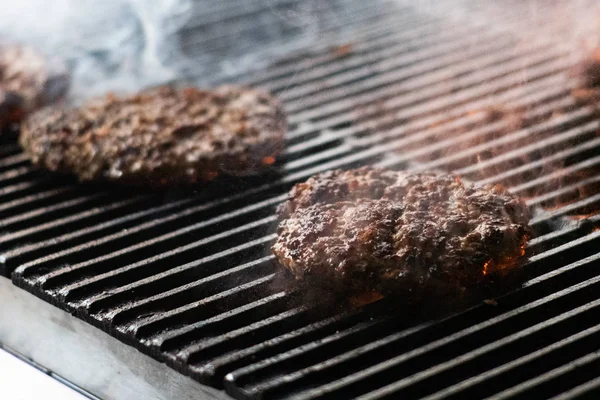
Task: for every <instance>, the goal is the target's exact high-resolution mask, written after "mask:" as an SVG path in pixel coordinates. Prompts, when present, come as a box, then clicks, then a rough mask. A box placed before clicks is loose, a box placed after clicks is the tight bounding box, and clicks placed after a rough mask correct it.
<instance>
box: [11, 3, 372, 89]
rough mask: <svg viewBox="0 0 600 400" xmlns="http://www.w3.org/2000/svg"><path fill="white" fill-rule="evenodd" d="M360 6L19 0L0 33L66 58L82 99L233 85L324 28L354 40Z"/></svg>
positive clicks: (304, 44) (304, 46)
mask: <svg viewBox="0 0 600 400" xmlns="http://www.w3.org/2000/svg"><path fill="white" fill-rule="evenodd" d="M360 4H361V2H360V1H342V0H328V1H325V2H323V1H319V0H306V1H299V2H289V1H287V2H281V1H277V0H257V1H252V2H250V1H245V0H231V1H227V2H215V1H213V0H103V1H97V0H53V1H47V0H20V1H18V2H12V3H11V4H10V6H6V7H4V8H3V10H2V13H1V14H0V36H1V37H3V38H7V39H9V40H17V41H20V42H24V43H27V44H29V45H32V46H34V47H36V48H38V49H39V50H41V51H42V52H44V53H46V54H48V55H52V56H58V57H60V58H62V59H64V60H66V61H67V62H68V64H69V65H70V67H71V68H72V71H73V87H72V97H73V98H74V99H81V98H82V97H83V98H85V97H90V96H92V95H97V94H102V93H104V92H106V91H132V90H137V89H140V88H142V87H146V86H150V85H154V84H159V83H164V82H168V81H172V80H175V79H182V78H184V79H185V78H187V79H186V80H191V81H195V82H197V83H198V84H202V85H204V84H211V83H214V82H217V81H222V80H227V79H228V78H229V80H231V79H235V78H236V77H238V76H239V75H241V74H244V73H245V72H247V71H249V70H252V69H259V68H262V67H263V66H265V65H266V64H268V63H271V62H273V61H274V60H275V59H274V57H279V56H284V55H287V54H289V53H290V52H295V51H299V50H302V49H307V48H309V47H311V46H314V45H315V44H318V43H319V42H320V41H321V39H322V38H323V34H324V32H325V31H327V37H328V38H329V39H333V40H335V39H336V37H338V38H344V37H346V40H347V36H345V35H343V32H347V30H346V31H345V25H347V24H346V23H345V22H344V21H346V17H347V15H350V14H354V15H357V14H358V15H361V14H360V7H363V6H360ZM357 7H359V8H357ZM357 10H358V11H357ZM336 35H339V36H336Z"/></svg>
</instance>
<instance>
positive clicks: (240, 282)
mask: <svg viewBox="0 0 600 400" xmlns="http://www.w3.org/2000/svg"><path fill="white" fill-rule="evenodd" d="M254 3H256V4H258V2H254ZM254 3H253V4H254ZM289 3H290V4H292V3H295V2H289ZM248 4H250V3H248ZM256 4H255V5H249V6H248V8H247V9H244V10H241V9H239V10H238V9H236V8H231V9H229V8H227V6H225V5H224V6H223V8H219V7H216V8H215V11H214V14H210V15H209V16H206V18H205V20H204V22H202V23H217V21H223V20H226V19H228V18H231V19H232V20H234V21H237V22H236V24H237V25H236V29H238V30H239V32H245V31H246V30H248V29H251V27H250V25H248V23H247V22H246V21H245V20H244V18H248V15H255V14H256V13H257V12H260V6H257V5H256ZM380 5H381V6H382V7H383V6H385V10H386V11H385V12H383V13H382V12H377V11H376V10H375V9H373V7H377V5H374V6H367V5H365V6H362V7H363V8H364V10H366V11H368V12H366V11H365V15H364V16H363V15H360V14H361V13H360V12H359V11H357V13H356V14H354V15H353V16H352V17H351V18H350V19H351V20H352V23H353V24H356V29H355V31H354V32H355V36H353V37H352V38H351V42H352V43H351V48H350V50H349V51H348V53H347V54H346V53H344V54H336V53H335V50H332V49H335V46H336V45H343V44H344V43H336V42H334V41H329V42H328V41H324V42H323V43H321V44H320V45H319V47H317V48H315V49H313V50H312V51H310V52H308V53H306V54H304V55H303V56H302V57H300V58H299V57H296V58H292V59H291V60H290V61H288V62H286V61H285V60H284V61H282V62H279V63H277V64H276V65H274V66H273V67H271V68H267V69H265V70H264V71H261V72H258V73H256V74H255V75H254V76H244V78H243V79H244V80H245V81H248V82H253V83H258V84H261V85H263V86H265V87H266V88H268V89H270V90H273V91H275V92H276V93H278V95H279V96H280V97H281V98H282V99H283V100H284V101H285V103H286V108H287V109H288V111H289V113H290V122H291V128H292V129H291V131H290V133H289V135H288V139H287V142H288V143H287V144H288V146H287V150H286V152H285V154H284V156H283V158H282V160H280V166H281V173H282V175H281V176H274V177H269V180H268V181H266V183H265V180H262V181H261V180H260V179H259V180H255V181H252V180H250V181H247V182H243V183H242V185H241V188H240V189H239V190H238V191H236V192H234V193H231V192H229V193H227V192H224V191H221V192H219V190H218V188H217V189H215V188H212V189H211V188H209V191H208V192H205V193H202V192H200V193H196V194H177V195H174V196H171V197H173V198H171V199H169V198H168V196H169V195H161V194H142V195H139V196H136V197H130V196H123V195H119V194H115V193H113V191H112V190H111V189H110V188H107V187H101V188H97V187H93V186H78V185H75V184H72V183H71V182H69V181H68V180H66V179H63V178H60V179H59V180H55V179H53V178H52V177H50V176H48V175H46V174H42V173H40V172H38V171H36V170H34V169H33V168H32V167H31V166H30V165H29V164H28V163H27V161H26V159H25V157H24V156H23V155H22V154H21V153H20V151H19V149H18V147H17V146H16V145H15V144H14V143H12V142H10V141H9V140H6V139H5V140H4V142H3V143H2V144H1V145H0V182H1V183H2V188H0V227H1V228H2V231H3V234H2V235H1V236H0V253H1V254H2V264H0V268H1V270H0V272H2V274H4V275H5V276H10V278H11V279H12V282H13V283H14V284H15V285H17V286H18V287H20V288H23V289H24V290H26V291H28V292H31V293H33V294H35V295H36V296H38V297H40V298H42V299H44V300H45V301H47V302H49V303H51V304H53V305H55V306H56V307H58V308H61V309H63V310H66V311H67V312H69V313H72V314H74V315H76V316H77V317H78V318H81V319H83V320H84V321H87V322H89V323H90V324H92V325H93V326H95V327H97V328H99V329H101V330H103V331H105V332H108V333H109V334H110V335H112V336H114V337H116V338H118V339H119V340H121V341H122V342H124V343H127V344H128V345H131V346H133V347H135V348H137V349H138V350H140V351H141V352H143V353H145V354H147V355H149V356H150V357H152V358H155V359H157V360H159V361H161V362H163V363H165V364H166V365H163V367H164V368H169V367H170V368H174V369H175V370H177V371H179V372H181V373H182V374H185V375H189V376H191V377H192V378H193V379H195V380H197V381H199V382H201V383H202V384H205V385H210V386H213V387H216V388H219V389H221V390H225V392H226V393H227V395H229V396H233V397H235V398H244V399H245V398H251V399H275V398H288V397H289V398H296V399H313V398H350V397H361V396H362V397H361V398H365V399H367V398H369V399H375V398H397V397H398V396H401V397H402V398H421V397H425V396H429V397H428V398H431V399H442V398H465V397H468V398H481V397H487V396H496V397H497V398H509V397H511V396H513V397H514V396H518V395H523V394H524V393H527V395H528V396H532V397H535V396H536V395H539V396H542V395H543V396H552V395H560V394H561V393H563V392H565V393H571V394H575V393H585V392H586V390H591V389H594V388H596V387H598V383H597V382H598V380H597V379H596V378H597V376H596V375H595V372H594V371H596V370H597V369H595V368H594V366H595V365H597V364H598V363H599V361H598V358H597V357H596V356H595V354H596V353H595V352H597V350H599V349H598V348H597V347H598V346H597V344H596V343H598V341H597V338H598V337H599V335H598V332H599V331H598V326H599V324H600V321H599V320H598V305H599V304H600V303H599V301H600V300H598V296H597V294H596V293H597V292H598V291H597V288H598V287H599V285H600V283H599V282H600V281H599V279H600V278H599V275H598V272H597V270H598V269H597V267H598V265H600V255H599V253H598V250H597V249H598V248H599V247H598V246H599V244H600V231H599V230H598V229H599V228H600V217H599V216H598V214H597V212H598V211H599V210H600V194H598V191H597V188H598V183H599V182H600V158H599V156H597V151H598V149H599V148H600V136H598V131H599V127H600V126H599V123H598V120H597V118H598V114H597V112H596V110H595V109H594V108H593V107H590V106H586V105H582V104H580V102H579V101H578V99H575V98H574V97H573V96H572V90H573V89H574V88H575V86H574V85H575V83H574V82H573V81H572V78H570V77H569V76H568V74H567V72H568V70H569V68H570V67H571V66H572V65H573V64H574V63H575V62H577V61H578V59H577V57H574V56H573V55H572V52H571V51H570V50H571V49H570V44H569V43H566V42H565V43H562V42H560V41H558V42H557V41H556V40H552V39H553V38H546V39H544V38H539V37H536V38H535V40H531V43H530V45H529V46H523V42H522V37H521V36H519V34H520V32H516V31H512V30H511V29H512V28H511V27H514V26H519V24H522V23H526V22H527V19H528V14H527V12H528V11H527V10H524V11H523V12H522V13H520V12H519V13H515V12H510V11H505V12H504V13H503V14H502V16H503V17H504V19H503V24H500V25H498V26H495V25H494V26H492V25H493V24H490V23H486V21H485V20H484V19H483V17H482V18H481V19H479V20H476V21H475V19H477V18H473V20H470V19H469V18H466V17H462V18H466V19H463V20H460V21H461V23H457V19H456V18H461V17H460V16H459V17H457V16H456V15H454V14H452V13H450V14H452V15H450V14H449V15H448V16H446V15H445V14H444V13H443V12H441V11H440V13H436V12H434V11H432V10H431V9H425V10H424V9H422V5H419V4H418V3H416V4H414V5H403V6H396V5H395V4H394V3H393V2H385V1H382V2H381V4H380ZM446 6H448V5H446ZM446 6H444V7H446ZM444 7H442V6H440V10H443V9H444ZM425 8H426V7H425ZM451 8H452V7H451ZM485 10H486V7H485V6H482V5H478V6H477V10H476V11H475V10H474V15H477V16H485V15H486V11H485ZM232 12H235V13H239V14H240V15H237V16H234V15H233V14H230V13H232ZM382 14H386V16H385V17H382V18H380V19H379V20H378V18H377V16H378V15H379V16H381V15H382ZM200 20H202V19H201V18H200V19H199V20H198V21H200ZM569 28H570V26H569V25H568V24H567V23H566V22H565V21H563V23H562V24H560V25H556V26H555V27H554V28H553V29H554V31H555V32H556V34H557V35H559V33H565V32H568V30H569ZM194 29H198V27H196V28H194V27H189V30H190V32H193V31H194ZM332 37H334V36H332ZM218 39H220V37H219V35H216V36H214V37H210V36H207V37H205V38H204V39H200V40H201V41H202V43H208V44H210V46H215V47H214V48H218V46H219V44H216V42H215V41H216V40H218ZM349 42H350V40H349ZM194 43H196V45H197V44H198V43H200V42H194V41H192V40H190V41H188V42H187V44H188V46H192V47H193V46H194ZM524 76H525V79H524ZM498 107H500V108H501V109H502V110H508V111H511V112H513V111H514V112H518V116H519V122H520V125H519V126H518V127H514V126H512V125H511V123H512V122H511V121H510V120H508V119H504V118H502V117H500V118H493V119H490V118H489V111H490V110H495V109H497V108H498ZM448 149H450V150H448ZM481 154H487V156H486V157H485V158H480V155H481ZM364 164H376V165H380V166H386V167H392V168H398V169H408V170H413V171H422V170H438V171H450V172H453V173H456V174H458V175H459V176H461V178H462V179H465V180H468V181H472V182H476V183H479V184H489V183H496V182H500V183H504V184H506V185H507V186H508V187H509V190H511V191H512V192H513V193H516V194H519V195H521V196H524V197H526V201H527V203H528V205H529V206H530V207H531V208H532V209H533V210H534V211H535V213H536V214H535V217H534V219H533V220H532V222H531V225H532V228H533V229H534V232H535V234H536V237H534V238H533V239H532V240H531V241H530V243H529V244H528V246H527V249H526V251H527V257H528V259H527V262H526V263H525V265H524V266H523V268H524V271H525V275H526V276H527V279H526V281H525V283H524V284H522V285H519V286H518V287H507V288H506V292H504V293H499V296H498V297H497V298H496V299H495V301H496V302H497V306H492V305H489V304H482V305H475V306H473V307H471V308H469V309H467V310H464V311H459V312H457V313H456V314H453V315H448V316H442V317H439V318H437V320H434V321H427V322H423V321H421V322H419V320H418V319H417V320H413V319H411V318H410V317H409V318H407V317H406V316H403V315H399V316H390V315H388V314H387V313H386V312H384V311H385V310H386V307H385V301H383V302H376V303H373V304H368V305H365V306H362V307H359V308H356V309H353V310H346V311H344V312H338V311H335V310H321V311H320V312H315V309H316V308H318V307H319V305H320V304H319V303H318V302H316V301H312V302H309V303H307V302H306V299H305V297H304V295H303V293H301V292H300V291H297V290H296V291H293V290H289V289H288V290H284V289H283V288H281V287H278V286H277V285H276V284H275V282H276V280H277V277H278V274H279V272H278V270H277V269H276V267H275V265H274V257H273V256H272V255H270V253H269V251H268V248H269V246H270V245H271V243H272V242H273V240H274V238H275V235H274V228H275V226H276V217H275V215H274V212H275V208H276V206H277V205H278V204H279V203H280V202H281V201H283V200H284V199H285V196H286V192H287V190H289V188H290V187H291V186H292V185H293V184H294V183H297V182H299V181H301V180H304V179H306V178H308V177H309V176H310V175H312V174H314V173H317V172H321V171H325V170H328V169H332V168H350V167H354V166H357V165H364ZM257 182H260V183H257ZM65 232H69V233H65ZM1 340H2V338H1V337H0V341H1ZM167 366H168V367H167ZM581 368H587V372H586V373H580V371H581ZM574 371H577V372H579V373H578V374H576V376H574ZM67 378H68V377H67Z"/></svg>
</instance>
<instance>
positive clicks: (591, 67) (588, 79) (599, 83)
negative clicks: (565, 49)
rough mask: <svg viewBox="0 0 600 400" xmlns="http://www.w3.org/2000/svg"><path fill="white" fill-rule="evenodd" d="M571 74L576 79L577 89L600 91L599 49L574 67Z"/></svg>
mask: <svg viewBox="0 0 600 400" xmlns="http://www.w3.org/2000/svg"><path fill="white" fill-rule="evenodd" d="M571 74H572V75H573V76H574V77H575V78H576V79H577V82H578V88H579V89H588V90H595V89H600V48H597V49H595V50H594V51H592V53H591V54H590V56H589V57H588V58H586V59H585V60H583V61H581V62H580V63H579V64H578V65H576V66H575V67H574V68H573V70H572V71H571Z"/></svg>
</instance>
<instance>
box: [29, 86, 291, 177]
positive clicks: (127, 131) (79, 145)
mask: <svg viewBox="0 0 600 400" xmlns="http://www.w3.org/2000/svg"><path fill="white" fill-rule="evenodd" d="M286 126H287V125H286V118H285V114H284V112H283V109H282V106H281V104H280V103H279V101H278V100H277V99H275V98H274V97H273V96H271V95H269V94H268V93H266V92H263V91H261V90H255V89H249V88H244V87H234V86H222V87H219V88H217V89H215V90H211V91H208V90H199V89H196V88H186V89H175V88H172V87H166V86H163V87H158V88H154V89H150V90H146V91H143V92H141V93H139V94H135V95H131V96H127V97H116V96H114V95H108V96H106V97H105V98H102V99H95V100H92V101H90V102H89V103H88V104H86V105H84V106H83V107H80V108H71V109H65V108H55V107H51V108H47V109H44V110H41V111H39V112H37V113H35V114H34V115H32V116H31V118H29V119H28V120H27V121H26V123H25V124H24V127H23V132H22V134H21V145H22V147H23V149H24V150H25V151H26V153H27V154H28V155H29V157H30V158H31V160H32V161H33V163H35V164H38V165H42V166H44V167H46V168H48V169H49V170H51V171H59V172H66V173H73V174H75V175H77V176H78V177H79V179H80V180H82V181H89V180H96V179H107V180H111V181H117V182H122V183H128V184H134V185H137V184H145V185H150V186H169V185H182V184H191V183H195V182H199V181H200V182H201V181H208V180H212V179H214V178H215V177H216V176H217V175H222V174H226V175H248V174H253V173H256V172H258V171H261V170H263V169H265V167H266V166H267V165H269V164H272V163H273V162H274V161H275V158H274V157H275V156H277V154H278V153H279V152H280V151H281V149H282V148H283V137H284V133H285V130H286Z"/></svg>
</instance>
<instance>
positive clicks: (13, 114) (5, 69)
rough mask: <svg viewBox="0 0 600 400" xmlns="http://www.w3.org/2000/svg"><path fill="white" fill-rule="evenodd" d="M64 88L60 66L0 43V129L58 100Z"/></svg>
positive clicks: (64, 71)
mask: <svg viewBox="0 0 600 400" xmlns="http://www.w3.org/2000/svg"><path fill="white" fill-rule="evenodd" d="M68 87H69V74H68V72H67V69H66V66H65V65H64V64H63V63H62V62H59V61H57V60H50V59H47V58H46V57H44V56H42V55H40V54H38V53H37V52H36V51H34V50H33V49H31V48H28V47H25V46H21V45H17V44H8V43H0V129H4V128H6V127H7V126H8V125H10V124H13V123H18V122H20V121H21V120H22V119H23V117H24V116H25V115H26V114H28V113H30V112H31V111H33V110H35V109H36V108H38V107H40V106H42V105H45V104H49V103H51V102H54V101H57V100H59V99H60V98H62V97H63V96H64V95H65V93H66V92H67V89H68Z"/></svg>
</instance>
